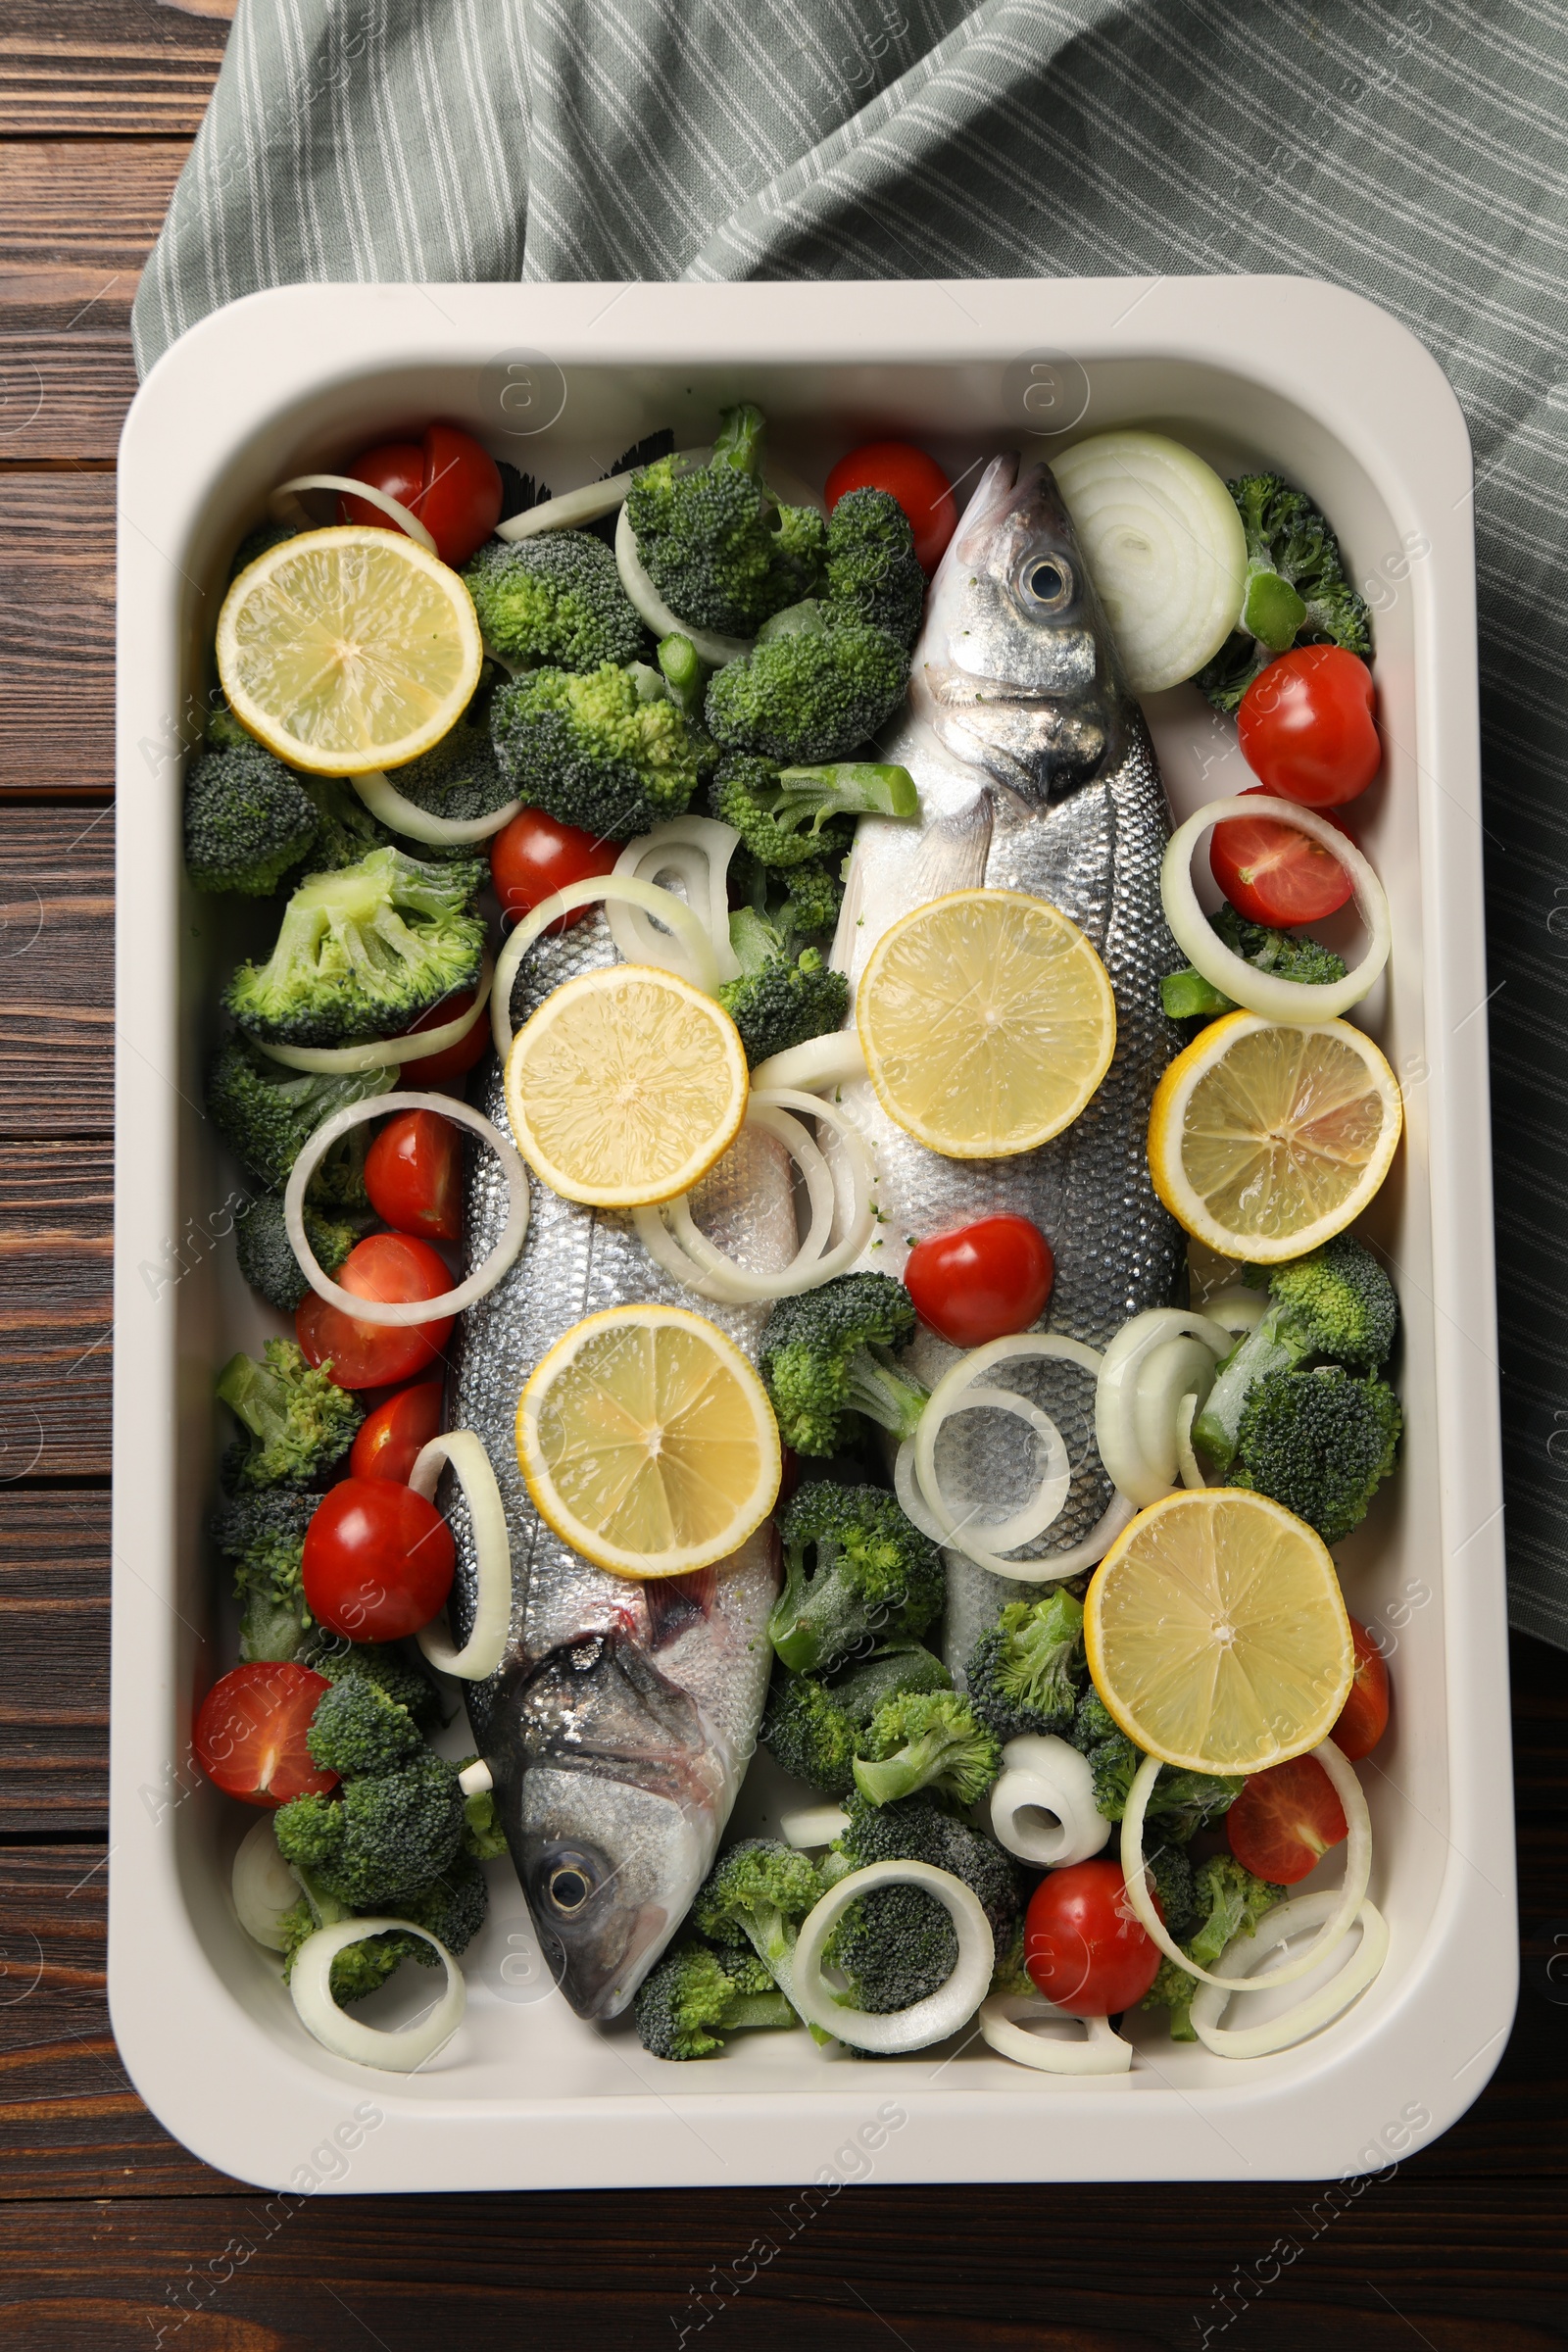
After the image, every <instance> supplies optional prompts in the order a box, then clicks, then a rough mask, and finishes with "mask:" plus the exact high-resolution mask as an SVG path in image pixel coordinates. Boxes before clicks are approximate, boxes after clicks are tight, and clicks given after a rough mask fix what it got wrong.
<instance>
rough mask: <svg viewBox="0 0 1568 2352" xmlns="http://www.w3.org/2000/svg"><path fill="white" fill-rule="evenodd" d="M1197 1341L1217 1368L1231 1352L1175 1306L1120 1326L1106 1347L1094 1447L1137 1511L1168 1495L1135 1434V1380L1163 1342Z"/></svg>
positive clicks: (1205, 1323)
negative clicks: (1205, 1349) (1136, 1507)
mask: <svg viewBox="0 0 1568 2352" xmlns="http://www.w3.org/2000/svg"><path fill="white" fill-rule="evenodd" d="M1176 1339H1194V1340H1201V1342H1202V1343H1203V1346H1204V1347H1205V1348H1208V1349H1209V1351H1210V1353H1211V1354H1212V1356H1213V1359H1214V1361H1215V1362H1216V1363H1218V1361H1219V1359H1220V1357H1221V1356H1222V1355H1229V1353H1230V1351H1231V1339H1230V1334H1229V1332H1227V1331H1226V1330H1224V1329H1223V1327H1222V1326H1221V1325H1220V1324H1218V1323H1214V1322H1211V1321H1210V1320H1209V1318H1208V1317H1207V1316H1206V1315H1196V1314H1192V1313H1190V1312H1189V1311H1188V1309H1187V1308H1186V1307H1180V1306H1152V1307H1150V1308H1149V1309H1148V1310H1147V1311H1146V1312H1145V1313H1143V1314H1141V1315H1134V1316H1133V1317H1132V1318H1131V1320H1130V1321H1129V1322H1126V1323H1124V1324H1123V1325H1122V1327H1121V1329H1120V1331H1118V1332H1117V1334H1116V1336H1115V1338H1114V1339H1113V1340H1112V1341H1111V1343H1110V1345H1109V1347H1108V1348H1106V1349H1105V1355H1104V1361H1103V1364H1102V1365H1101V1368H1100V1375H1099V1378H1098V1380H1097V1381H1096V1384H1095V1443H1096V1445H1097V1446H1099V1448H1100V1458H1101V1460H1102V1461H1103V1463H1104V1465H1105V1470H1106V1473H1107V1475H1108V1476H1109V1478H1110V1480H1111V1483H1112V1484H1113V1485H1114V1486H1116V1487H1118V1488H1119V1489H1120V1490H1121V1492H1122V1494H1124V1495H1131V1496H1132V1499H1133V1501H1134V1502H1135V1503H1137V1504H1138V1506H1139V1508H1140V1509H1142V1508H1143V1507H1144V1506H1145V1505H1146V1504H1148V1503H1151V1502H1157V1501H1158V1499H1159V1497H1160V1496H1161V1495H1168V1494H1169V1493H1170V1480H1169V1479H1168V1478H1161V1477H1160V1476H1159V1468H1158V1465H1157V1464H1156V1463H1152V1462H1151V1461H1150V1459H1149V1455H1148V1452H1147V1450H1146V1449H1145V1447H1144V1446H1143V1444H1142V1442H1141V1440H1140V1437H1139V1432H1138V1424H1137V1409H1138V1381H1139V1375H1140V1374H1141V1373H1142V1371H1143V1368H1144V1366H1145V1364H1146V1363H1147V1361H1148V1359H1149V1357H1150V1356H1151V1355H1152V1353H1153V1351H1154V1349H1155V1348H1160V1347H1163V1346H1164V1345H1165V1343H1166V1341H1168V1340H1176Z"/></svg>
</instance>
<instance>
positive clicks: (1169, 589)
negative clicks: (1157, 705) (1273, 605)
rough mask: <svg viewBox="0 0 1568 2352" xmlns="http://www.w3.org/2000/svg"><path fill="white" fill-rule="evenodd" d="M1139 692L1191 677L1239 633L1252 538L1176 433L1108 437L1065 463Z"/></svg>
mask: <svg viewBox="0 0 1568 2352" xmlns="http://www.w3.org/2000/svg"><path fill="white" fill-rule="evenodd" d="M1053 470H1054V473H1055V476H1056V483H1057V487H1058V488H1059V489H1060V491H1061V495H1062V498H1063V500H1064V501H1065V503H1066V508H1067V512H1068V514H1069V515H1071V516H1072V522H1073V528H1074V530H1075V531H1076V532H1077V534H1078V544H1079V546H1080V547H1081V548H1082V550H1083V554H1084V561H1085V562H1086V563H1087V564H1088V565H1089V569H1090V571H1091V573H1092V574H1093V576H1094V582H1095V586H1096V588H1097V589H1098V591H1099V593H1100V601H1101V603H1102V604H1103V606H1104V608H1105V617H1106V619H1107V620H1108V621H1109V623H1110V630H1111V635H1112V636H1113V637H1114V638H1115V640H1116V650H1117V652H1118V653H1119V654H1120V656H1121V659H1122V664H1123V667H1124V668H1125V669H1126V671H1127V683H1128V685H1129V686H1130V687H1131V688H1132V690H1133V692H1134V694H1153V693H1156V692H1158V691H1159V689H1160V688H1161V687H1165V686H1175V685H1178V684H1179V683H1180V681H1181V680H1182V679H1183V678H1190V677H1191V676H1192V674H1193V672H1194V670H1196V669H1201V667H1202V665H1203V663H1204V662H1207V661H1208V660H1209V659H1210V658H1211V657H1212V656H1213V655H1214V654H1217V653H1218V651H1219V649H1220V647H1221V646H1222V645H1223V644H1224V642H1225V640H1226V638H1227V637H1228V636H1229V635H1230V633H1231V631H1232V629H1234V628H1235V626H1236V623H1237V619H1238V617H1239V615H1240V613H1241V610H1242V597H1243V593H1244V591H1245V589H1246V586H1247V533H1246V531H1245V529H1244V528H1243V525H1242V518H1241V515H1240V514H1239V513H1238V512H1237V507H1236V501H1235V500H1234V499H1233V498H1232V496H1231V494H1230V492H1229V491H1228V490H1227V489H1226V487H1225V484H1224V483H1223V482H1222V481H1221V479H1220V477H1219V475H1218V474H1217V473H1216V472H1215V471H1214V468H1213V467H1212V466H1208V465H1205V464H1204V462H1203V460H1202V459H1201V457H1199V456H1198V454H1197V452H1196V451H1194V450H1191V449H1188V448H1187V447H1186V446H1185V445H1184V444H1183V443H1182V442H1180V441H1173V440H1171V439H1170V437H1169V435H1168V434H1165V433H1149V432H1140V431H1137V430H1122V431H1117V432H1109V433H1097V434H1095V435H1094V437H1093V438H1092V439H1090V440H1088V441H1079V442H1077V443H1076V444H1075V445H1074V446H1073V448H1071V449H1069V450H1064V451H1063V452H1062V454H1061V456H1060V457H1058V458H1055V459H1054V460H1053Z"/></svg>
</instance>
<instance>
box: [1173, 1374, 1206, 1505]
mask: <svg viewBox="0 0 1568 2352" xmlns="http://www.w3.org/2000/svg"><path fill="white" fill-rule="evenodd" d="M1197 1412H1198V1398H1197V1397H1196V1395H1195V1396H1192V1397H1183V1398H1182V1400H1181V1402H1180V1404H1179V1405H1178V1406H1177V1407H1176V1467H1177V1469H1178V1470H1179V1471H1180V1472H1181V1474H1182V1485H1183V1486H1184V1487H1187V1488H1190V1489H1191V1491H1192V1492H1193V1493H1194V1494H1195V1495H1196V1494H1197V1493H1198V1491H1199V1489H1200V1488H1201V1487H1206V1486H1207V1484H1208V1481H1207V1479H1206V1478H1205V1477H1204V1476H1203V1471H1202V1465H1201V1463H1200V1461H1199V1459H1198V1456H1197V1454H1196V1453H1195V1452H1194V1451H1193V1421H1194V1418H1195V1416H1196V1415H1197Z"/></svg>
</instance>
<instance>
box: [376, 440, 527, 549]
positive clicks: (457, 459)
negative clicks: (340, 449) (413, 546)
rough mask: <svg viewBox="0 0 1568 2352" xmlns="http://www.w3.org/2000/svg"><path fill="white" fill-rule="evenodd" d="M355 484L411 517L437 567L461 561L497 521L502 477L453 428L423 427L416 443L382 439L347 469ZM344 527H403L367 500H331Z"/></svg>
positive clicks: (491, 461) (490, 460)
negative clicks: (381, 494) (429, 543)
mask: <svg viewBox="0 0 1568 2352" xmlns="http://www.w3.org/2000/svg"><path fill="white" fill-rule="evenodd" d="M347 470H348V472H349V473H350V474H351V475H352V476H353V478H354V480H355V481H357V482H369V483H370V484H371V485H372V487H373V488H375V489H377V490H384V491H386V493H387V494H388V496H389V497H391V498H395V499H396V500H397V502H398V504H399V506H403V507H407V508H408V510H409V512H410V514H411V515H417V516H418V518H419V520H420V521H421V522H422V523H423V525H424V527H425V529H426V530H427V531H428V532H429V534H430V536H431V538H432V539H433V540H434V541H435V552H436V554H437V555H438V556H439V557H440V559H441V561H442V563H443V564H453V565H454V566H458V565H462V564H466V562H467V561H468V558H469V557H470V556H471V555H473V554H474V553H475V551H476V550H477V549H479V548H481V547H482V546H483V545H484V543H485V541H486V540H487V539H488V538H489V536H490V534H491V532H492V531H493V530H494V529H495V527H496V524H497V523H498V522H499V521H500V519H501V475H500V472H499V471H498V469H497V466H496V462H495V460H494V458H493V457H492V456H491V455H490V453H489V451H488V450H487V449H483V448H481V446H480V444H479V443H478V442H477V441H476V440H475V439H474V437H473V435H472V434H471V433H465V432H461V431H460V430H459V428H458V427H457V425H455V424H431V425H426V427H425V430H424V438H423V440H422V442H416V441H383V442H382V443H381V444H380V445H379V446H378V447H377V448H375V449H368V450H367V451H366V452H365V454H364V456H363V457H359V458H356V459H355V461H354V463H353V465H352V466H349V467H348V468H347ZM338 515H339V518H340V519H341V520H342V521H344V522H360V523H369V524H370V525H371V527H372V528H374V529H378V530H383V531H401V530H402V528H403V525H402V524H401V523H399V522H394V521H393V519H392V517H391V516H390V515H383V514H382V512H381V510H380V508H379V507H373V506H371V504H370V502H369V500H368V498H353V497H350V496H347V495H345V496H344V497H343V498H341V499H340V500H339V501H338Z"/></svg>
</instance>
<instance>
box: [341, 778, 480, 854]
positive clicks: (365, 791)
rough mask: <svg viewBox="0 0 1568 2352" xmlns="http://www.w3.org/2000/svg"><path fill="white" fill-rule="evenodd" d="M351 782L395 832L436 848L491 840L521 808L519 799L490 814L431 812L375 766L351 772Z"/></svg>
mask: <svg viewBox="0 0 1568 2352" xmlns="http://www.w3.org/2000/svg"><path fill="white" fill-rule="evenodd" d="M349 782H350V783H351V784H352V785H353V787H354V789H355V791H356V792H357V793H358V794H359V796H360V798H361V800H362V801H363V802H364V803H365V806H366V807H367V809H368V810H369V811H370V814H371V815H372V816H378V817H379V818H380V820H381V822H382V824H383V825H386V826H387V827H389V829H390V830H391V831H392V832H394V833H401V834H403V835H404V836H405V838H406V839H408V840H409V841H424V842H430V843H433V844H434V845H435V846H436V847H437V848H444V847H446V846H447V845H448V844H452V845H454V846H456V845H457V844H459V843H461V842H466V841H488V840H489V839H490V837H491V835H492V834H494V833H499V832H500V831H501V830H502V828H503V827H504V826H506V825H510V824H511V822H512V820H513V818H514V817H515V815H516V814H517V811H518V810H519V809H521V807H522V803H521V802H520V801H507V802H506V803H504V804H503V806H502V807H501V808H499V809H492V810H491V811H490V814H489V815H488V816H432V815H431V814H430V811H429V809H421V808H420V807H419V804H418V802H417V801H411V800H410V799H409V798H408V797H407V795H406V794H404V793H401V792H399V790H398V788H397V786H396V785H395V784H394V783H393V781H392V779H391V777H390V776H388V775H386V774H385V773H384V772H383V770H382V769H380V768H378V767H372V768H371V769H370V771H369V773H368V775H364V776H350V778H349Z"/></svg>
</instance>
